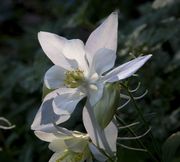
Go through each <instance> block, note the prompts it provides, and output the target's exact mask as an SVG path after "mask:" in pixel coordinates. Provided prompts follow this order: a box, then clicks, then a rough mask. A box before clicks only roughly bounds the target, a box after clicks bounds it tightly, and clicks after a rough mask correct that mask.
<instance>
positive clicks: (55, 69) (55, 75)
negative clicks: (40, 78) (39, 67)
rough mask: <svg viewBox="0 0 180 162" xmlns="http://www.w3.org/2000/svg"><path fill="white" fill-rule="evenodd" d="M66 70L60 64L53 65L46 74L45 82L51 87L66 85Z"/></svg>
mask: <svg viewBox="0 0 180 162" xmlns="http://www.w3.org/2000/svg"><path fill="white" fill-rule="evenodd" d="M65 72H66V70H65V69H64V68H62V67H60V66H57V65H54V66H52V67H51V68H50V69H49V70H48V71H47V72H46V74H45V77H44V83H45V85H46V87H47V88H49V89H57V88H60V87H63V86H64V79H65Z"/></svg>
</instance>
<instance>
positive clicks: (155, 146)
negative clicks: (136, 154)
mask: <svg viewBox="0 0 180 162" xmlns="http://www.w3.org/2000/svg"><path fill="white" fill-rule="evenodd" d="M121 85H122V86H123V87H124V88H125V89H126V90H127V92H128V94H129V96H130V97H131V99H132V101H133V104H134V106H135V108H136V111H137V112H138V114H139V117H140V119H141V120H142V122H143V123H144V125H145V127H146V129H149V124H148V122H147V121H146V119H145V118H144V116H143V113H142V111H141V109H140V108H139V107H138V105H137V103H136V101H135V99H134V97H133V95H132V93H131V92H130V91H129V89H128V87H127V86H126V85H124V84H121ZM149 134H150V137H151V139H152V142H153V147H154V150H155V151H156V153H157V155H159V153H160V151H159V148H158V144H157V141H156V140H155V138H154V136H153V134H152V132H150V133H149Z"/></svg>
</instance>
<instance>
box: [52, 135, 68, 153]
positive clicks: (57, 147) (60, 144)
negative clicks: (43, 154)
mask: <svg viewBox="0 0 180 162" xmlns="http://www.w3.org/2000/svg"><path fill="white" fill-rule="evenodd" d="M49 149H50V150H52V151H53V152H63V151H64V150H65V149H67V146H66V144H65V143H64V139H63V138H62V139H55V140H53V141H52V142H51V143H50V144H49Z"/></svg>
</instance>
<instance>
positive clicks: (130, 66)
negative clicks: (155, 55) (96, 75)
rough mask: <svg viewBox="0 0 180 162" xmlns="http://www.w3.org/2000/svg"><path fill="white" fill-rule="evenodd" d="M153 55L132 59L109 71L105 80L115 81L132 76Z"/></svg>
mask: <svg viewBox="0 0 180 162" xmlns="http://www.w3.org/2000/svg"><path fill="white" fill-rule="evenodd" d="M151 56H152V55H146V56H141V57H138V58H135V59H134V60H131V61H129V62H127V63H125V64H122V65H120V66H118V67H117V68H115V69H113V70H112V71H110V72H109V73H107V74H106V75H105V76H104V77H103V80H104V81H105V82H115V81H119V80H122V79H126V78H128V77H130V76H132V75H133V74H134V73H135V72H136V71H137V70H138V69H139V68H141V67H142V66H143V65H144V64H145V63H146V61H148V60H149V59H150V57H151Z"/></svg>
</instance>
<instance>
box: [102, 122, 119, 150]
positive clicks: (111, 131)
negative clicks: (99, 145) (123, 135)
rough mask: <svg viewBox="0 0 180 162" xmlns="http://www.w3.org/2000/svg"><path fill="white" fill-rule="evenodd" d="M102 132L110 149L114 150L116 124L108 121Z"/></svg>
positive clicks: (116, 134)
mask: <svg viewBox="0 0 180 162" xmlns="http://www.w3.org/2000/svg"><path fill="white" fill-rule="evenodd" d="M104 133H105V136H106V139H107V142H108V144H109V146H110V148H111V150H112V151H113V152H116V140H117V136H118V129H117V127H116V125H115V124H114V123H113V122H110V123H109V125H108V126H107V127H106V128H105V129H104Z"/></svg>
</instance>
